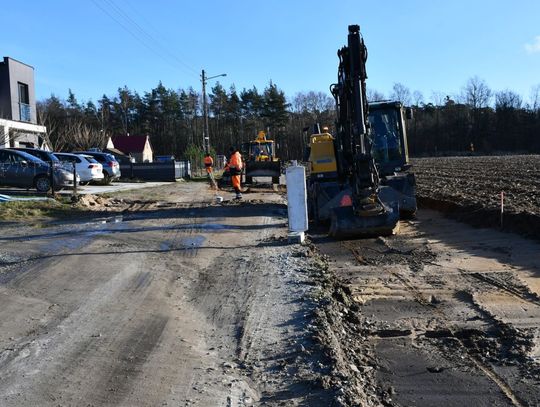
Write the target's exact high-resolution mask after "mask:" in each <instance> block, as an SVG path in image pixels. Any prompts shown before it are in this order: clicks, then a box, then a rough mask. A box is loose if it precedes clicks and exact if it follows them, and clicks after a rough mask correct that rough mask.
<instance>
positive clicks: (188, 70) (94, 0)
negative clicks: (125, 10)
mask: <svg viewBox="0 0 540 407" xmlns="http://www.w3.org/2000/svg"><path fill="white" fill-rule="evenodd" d="M91 1H92V3H94V5H95V6H96V7H97V8H99V9H100V10H101V11H102V12H103V13H104V14H106V15H107V16H108V17H109V18H111V19H112V20H113V21H115V22H116V23H117V24H118V25H120V26H121V27H122V28H123V29H124V30H125V31H127V32H128V33H129V34H130V35H131V36H132V37H133V38H135V39H136V40H137V41H138V42H139V43H141V44H142V45H143V46H145V47H146V48H147V49H149V50H150V51H152V52H153V53H154V54H156V55H157V56H159V57H160V58H162V59H163V60H164V61H165V62H167V63H168V64H169V65H171V66H172V67H174V68H176V69H179V70H183V71H184V72H186V73H189V75H192V76H195V77H196V76H197V75H196V74H195V71H194V70H193V69H192V68H191V67H189V65H186V64H184V63H182V65H186V67H181V66H179V65H178V64H176V63H173V61H171V60H170V59H168V58H167V56H166V55H164V54H163V53H162V52H160V51H159V50H157V49H155V48H154V47H152V46H151V45H150V44H149V43H148V42H147V41H145V39H144V37H141V35H140V34H137V31H134V30H133V29H131V27H130V26H129V25H126V23H125V22H124V21H121V20H119V19H118V18H117V17H115V15H113V14H111V12H109V10H108V9H107V8H105V7H103V6H102V5H101V4H100V3H99V2H98V1H97V0H91ZM116 14H117V15H118V14H119V13H118V12H117V13H116ZM124 19H125V18H124ZM132 21H133V20H132ZM128 23H129V20H128ZM135 24H136V23H135ZM137 25H138V24H137ZM139 28H140V29H142V28H141V27H140V26H139Z"/></svg>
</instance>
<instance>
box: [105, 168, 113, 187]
mask: <svg viewBox="0 0 540 407" xmlns="http://www.w3.org/2000/svg"><path fill="white" fill-rule="evenodd" d="M111 182H112V177H111V176H110V175H109V174H108V173H107V171H103V185H111Z"/></svg>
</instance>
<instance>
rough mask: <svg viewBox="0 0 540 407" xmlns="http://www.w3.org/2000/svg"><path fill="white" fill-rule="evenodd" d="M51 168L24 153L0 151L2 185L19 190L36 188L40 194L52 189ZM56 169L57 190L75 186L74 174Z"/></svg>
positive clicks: (9, 150)
mask: <svg viewBox="0 0 540 407" xmlns="http://www.w3.org/2000/svg"><path fill="white" fill-rule="evenodd" d="M50 168H51V166H50V165H49V164H47V163H46V162H45V161H43V160H41V159H39V158H37V157H36V156H34V155H32V154H28V153H26V152H24V151H19V150H12V149H7V148H3V149H0V185H2V186H9V187H17V188H27V189H30V188H36V189H37V190H38V191H39V192H47V191H48V190H49V189H51V177H50ZM53 168H54V184H55V189H56V188H62V187H68V186H73V173H70V172H69V171H67V170H65V169H64V168H62V167H61V166H58V167H53Z"/></svg>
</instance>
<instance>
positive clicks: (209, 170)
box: [204, 153, 217, 189]
mask: <svg viewBox="0 0 540 407" xmlns="http://www.w3.org/2000/svg"><path fill="white" fill-rule="evenodd" d="M213 167H214V160H213V159H212V156H211V155H210V154H209V153H206V154H205V155H204V168H206V174H207V175H208V179H209V180H210V185H211V186H212V187H213V188H214V189H217V184H216V181H215V179H214V171H213Z"/></svg>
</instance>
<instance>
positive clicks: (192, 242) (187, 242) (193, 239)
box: [159, 235, 206, 252]
mask: <svg viewBox="0 0 540 407" xmlns="http://www.w3.org/2000/svg"><path fill="white" fill-rule="evenodd" d="M205 241H206V237H204V236H202V235H195V236H189V237H185V238H182V239H180V240H179V241H170V240H166V241H164V242H161V244H160V245H159V249H160V250H161V251H164V252H166V251H169V250H187V249H197V248H199V247H201V246H202V244H203V243H204V242H205Z"/></svg>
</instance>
